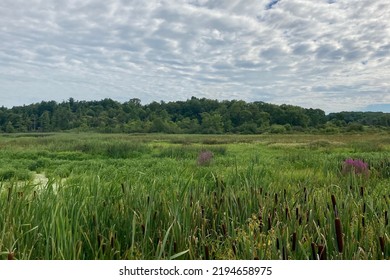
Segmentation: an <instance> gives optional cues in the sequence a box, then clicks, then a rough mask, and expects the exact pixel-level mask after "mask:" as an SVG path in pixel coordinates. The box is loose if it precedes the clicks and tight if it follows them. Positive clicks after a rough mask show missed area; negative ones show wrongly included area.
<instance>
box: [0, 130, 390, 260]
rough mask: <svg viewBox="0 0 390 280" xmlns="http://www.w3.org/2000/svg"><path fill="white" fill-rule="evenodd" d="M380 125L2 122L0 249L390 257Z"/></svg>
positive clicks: (67, 254)
mask: <svg viewBox="0 0 390 280" xmlns="http://www.w3.org/2000/svg"><path fill="white" fill-rule="evenodd" d="M389 159H390V141H389V134H388V133H383V132H382V133H376V134H373V133H369V134H368V133H366V134H364V133H363V134H362V133H359V134H348V135H345V134H334V135H308V134H289V135H276V136H275V135H271V134H263V135H223V136H218V135H167V134H142V135H141V134H93V133H66V134H65V133H64V134H56V133H51V134H46V133H30V134H2V135H1V136H0V213H1V216H0V259H7V258H8V259H175V258H179V259H389V258H390V236H389V232H390V225H389V209H390V208H389V206H390V190H389V185H390V160H389Z"/></svg>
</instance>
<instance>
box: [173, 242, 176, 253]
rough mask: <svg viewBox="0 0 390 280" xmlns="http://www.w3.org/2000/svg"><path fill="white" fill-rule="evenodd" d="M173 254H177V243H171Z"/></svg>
mask: <svg viewBox="0 0 390 280" xmlns="http://www.w3.org/2000/svg"><path fill="white" fill-rule="evenodd" d="M173 252H174V253H175V254H176V253H177V242H176V241H174V242H173Z"/></svg>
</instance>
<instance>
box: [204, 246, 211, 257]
mask: <svg viewBox="0 0 390 280" xmlns="http://www.w3.org/2000/svg"><path fill="white" fill-rule="evenodd" d="M204 253H205V258H206V260H209V259H210V251H209V246H207V245H206V246H204Z"/></svg>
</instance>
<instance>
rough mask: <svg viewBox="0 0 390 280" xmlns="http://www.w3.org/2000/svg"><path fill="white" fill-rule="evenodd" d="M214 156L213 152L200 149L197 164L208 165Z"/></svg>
mask: <svg viewBox="0 0 390 280" xmlns="http://www.w3.org/2000/svg"><path fill="white" fill-rule="evenodd" d="M213 157H214V154H213V153H212V152H210V151H201V152H200V153H199V156H198V161H197V162H198V165H201V166H204V165H209V164H210V163H211V161H212V159H213Z"/></svg>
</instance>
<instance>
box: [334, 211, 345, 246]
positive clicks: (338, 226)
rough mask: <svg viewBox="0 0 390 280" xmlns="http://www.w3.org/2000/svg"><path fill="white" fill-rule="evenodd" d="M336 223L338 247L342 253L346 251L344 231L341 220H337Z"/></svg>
mask: <svg viewBox="0 0 390 280" xmlns="http://www.w3.org/2000/svg"><path fill="white" fill-rule="evenodd" d="M334 222H335V228H336V238H337V247H338V249H339V252H340V253H342V252H343V249H344V243H343V230H342V227H341V221H340V219H339V218H336V219H335V221H334Z"/></svg>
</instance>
